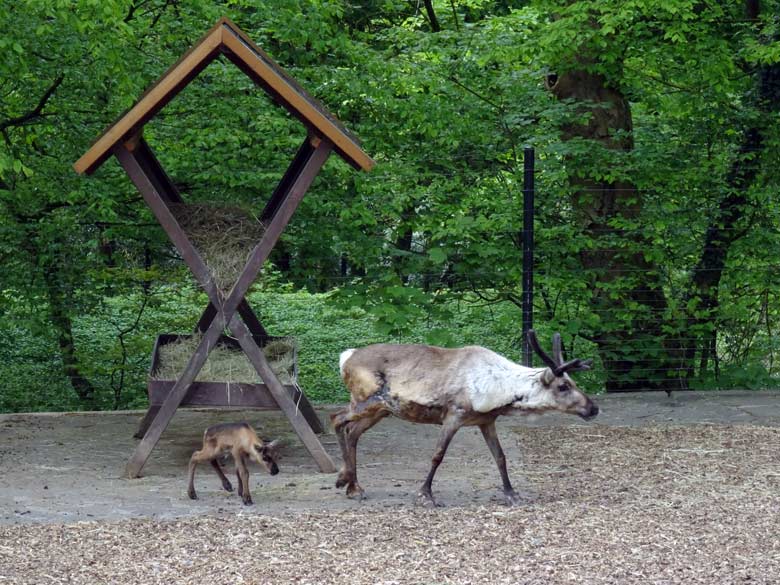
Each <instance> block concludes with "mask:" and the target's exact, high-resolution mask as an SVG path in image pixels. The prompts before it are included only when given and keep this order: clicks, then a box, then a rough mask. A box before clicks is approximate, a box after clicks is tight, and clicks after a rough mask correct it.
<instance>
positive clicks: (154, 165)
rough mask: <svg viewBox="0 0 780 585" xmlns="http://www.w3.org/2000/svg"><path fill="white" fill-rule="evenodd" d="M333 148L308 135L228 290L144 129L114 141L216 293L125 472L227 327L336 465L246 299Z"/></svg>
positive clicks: (152, 440)
mask: <svg viewBox="0 0 780 585" xmlns="http://www.w3.org/2000/svg"><path fill="white" fill-rule="evenodd" d="M333 147H334V145H333V143H332V142H330V141H329V140H328V139H326V138H323V137H321V136H318V135H316V134H314V133H310V134H309V136H307V138H306V140H305V141H304V143H303V145H302V146H301V147H300V149H299V150H298V153H297V154H296V156H295V158H294V159H293V161H292V163H291V165H290V167H289V168H288V169H287V171H286V172H285V174H284V176H283V177H282V179H281V181H280V183H279V185H278V186H277V188H276V189H275V190H274V192H273V194H272V195H271V198H270V199H269V201H268V203H267V204H266V206H265V209H264V210H263V213H262V214H261V216H260V219H261V221H263V223H264V224H265V226H266V230H265V233H264V235H263V237H262V238H261V239H260V242H258V243H257V245H256V246H255V248H254V249H253V250H252V252H251V253H250V255H249V257H248V259H247V262H246V265H245V266H244V269H243V270H242V272H241V274H240V275H239V277H238V279H237V280H236V282H235V284H234V285H233V288H232V289H231V290H230V292H229V293H228V294H227V297H225V296H224V295H223V293H222V291H221V290H220V289H219V287H217V285H216V284H215V283H214V280H213V279H212V276H211V273H210V271H209V269H208V267H207V266H206V264H205V262H204V261H203V258H202V257H201V255H200V253H199V252H198V250H197V249H196V248H195V247H194V246H193V244H192V242H191V241H190V240H189V238H188V237H187V235H186V233H185V232H184V230H183V229H182V228H181V226H180V225H179V223H178V222H177V221H176V218H175V217H174V215H173V213H171V210H170V208H169V204H170V203H179V202H181V201H182V198H181V195H180V194H179V192H178V191H177V189H176V187H175V186H174V184H173V182H172V181H171V180H170V179H169V178H168V176H167V175H166V173H165V171H164V170H163V168H162V166H161V165H160V163H159V162H158V161H157V159H156V157H155V156H154V153H153V152H152V150H151V148H149V145H148V144H147V143H146V141H145V140H144V139H143V137H142V136H141V135H140V133H139V134H136V135H135V136H134V137H133V138H131V139H130V140H128V141H125V142H123V143H118V144H116V145H115V146H114V147H113V148H112V152H113V154H114V155H115V156H116V157H117V159H118V160H119V162H120V164H121V165H122V167H123V168H124V169H125V171H126V172H127V174H128V176H129V177H130V179H131V180H132V182H133V183H134V184H135V186H136V188H137V189H138V190H139V191H140V192H141V195H143V198H144V200H145V201H146V203H147V205H148V206H149V207H150V208H151V210H152V212H153V213H154V215H155V217H156V218H157V220H158V221H159V222H160V225H161V226H162V227H163V229H164V230H165V232H166V233H167V234H168V236H169V237H170V239H171V241H172V242H173V244H174V245H175V246H176V248H177V249H178V250H179V252H180V253H181V255H182V258H183V259H184V261H185V262H186V263H187V265H188V266H189V268H190V270H191V271H192V273H193V275H194V276H195V278H196V279H197V281H198V282H199V283H200V285H201V286H202V287H203V289H204V290H205V291H206V294H207V295H208V298H209V305H208V306H207V307H206V309H205V311H204V312H203V315H202V316H201V318H200V320H199V321H198V325H197V329H198V330H199V331H200V332H201V333H202V337H201V340H200V343H199V345H198V347H197V349H196V350H195V353H194V354H193V355H192V356H191V357H190V359H189V361H188V362H187V365H186V366H185V368H184V371H183V372H182V373H181V375H180V376H179V379H178V380H177V381H176V383H175V384H174V386H173V388H172V389H171V391H170V393H169V394H168V396H167V397H166V398H165V400H164V401H163V403H162V404H161V405H159V406H156V405H152V406H150V408H149V411H148V412H147V414H146V416H145V417H144V420H143V421H142V423H141V428H140V429H139V434H142V435H143V438H142V439H141V441H140V442H139V443H138V445H137V447H136V449H135V452H134V453H133V455H132V457H131V458H130V461H129V462H128V463H127V467H126V473H127V475H128V476H129V477H131V478H132V477H138V475H139V473H140V471H141V469H142V468H143V466H144V464H145V463H146V460H147V459H148V458H149V455H150V453H151V451H152V449H153V448H154V446H155V445H156V444H157V441H158V440H159V439H160V436H161V435H162V433H163V431H164V430H165V428H166V427H167V426H168V423H169V422H170V420H171V418H173V415H174V414H175V412H176V409H177V408H178V407H179V405H180V404H181V403H182V401H183V400H184V398H185V396H186V395H187V391H188V389H189V388H190V385H191V384H192V382H193V381H194V380H195V377H196V376H197V375H198V372H200V370H201V368H202V367H203V365H204V363H205V362H206V358H207V357H208V355H209V353H210V351H211V350H212V349H213V348H214V346H216V345H217V342H218V341H219V338H220V336H221V335H222V333H223V331H224V330H225V329H227V330H228V331H229V332H230V334H231V335H232V336H233V337H234V338H235V339H236V340H237V341H238V343H239V344H240V346H241V349H242V350H243V351H244V353H245V354H246V355H247V357H248V358H249V361H250V362H251V363H252V365H253V366H254V368H255V370H256V371H257V373H258V374H259V375H260V377H261V378H262V380H263V381H264V383H265V385H266V387H267V388H268V391H269V392H270V394H271V396H272V397H273V400H275V402H276V404H277V405H278V406H279V408H280V409H281V410H282V411H283V412H284V414H285V415H286V416H287V418H288V419H289V421H290V423H291V424H292V426H293V429H294V430H295V432H296V433H297V435H298V437H300V439H301V441H302V442H303V444H304V446H305V447H306V449H308V451H309V453H311V455H312V457H313V458H314V459H315V461H316V462H317V465H318V466H319V469H320V471H322V472H325V473H332V472H335V471H336V469H335V467H334V465H333V461H332V460H331V458H330V457H329V456H328V454H327V453H326V452H325V450H324V449H323V447H322V444H321V443H320V441H319V440H318V439H317V436H316V435H315V431H316V432H321V431H322V426H321V423H320V421H319V419H318V417H317V415H316V413H315V412H314V409H313V408H312V406H311V404H310V403H309V401H308V400H307V398H306V396H305V394H303V392H302V391H301V390H300V389H299V388H297V386H296V394H297V395H296V396H293V395H291V393H290V392H288V390H286V389H285V388H284V386H283V385H282V384H281V382H280V381H279V378H278V377H277V376H276V374H275V373H274V372H273V370H272V369H271V367H270V366H269V365H268V362H267V360H266V357H265V355H264V354H263V351H262V350H261V349H260V346H259V345H258V343H257V342H256V337H265V336H266V332H265V329H264V328H263V326H262V324H261V323H260V321H259V320H258V318H257V316H256V315H255V313H254V312H253V311H252V309H251V307H250V306H249V303H248V302H247V301H246V298H245V295H246V293H247V291H248V290H249V287H250V286H251V284H252V282H254V280H255V279H256V278H257V275H258V274H259V272H260V270H261V269H262V266H263V263H264V262H265V261H266V259H267V258H268V256H269V254H270V253H271V250H273V248H274V246H275V245H276V242H277V241H278V240H279V237H280V235H281V234H282V231H283V230H284V228H285V227H286V226H287V224H288V223H289V221H290V218H291V217H292V215H293V213H294V212H295V210H296V208H297V207H298V205H299V203H300V202H301V199H303V196H304V194H305V193H306V191H307V189H308V188H309V186H310V185H311V183H312V181H313V180H314V177H315V176H316V175H317V173H318V172H319V170H320V169H321V168H322V166H323V165H324V164H325V161H326V160H327V159H328V156H329V155H330V153H331V152H332V150H333Z"/></svg>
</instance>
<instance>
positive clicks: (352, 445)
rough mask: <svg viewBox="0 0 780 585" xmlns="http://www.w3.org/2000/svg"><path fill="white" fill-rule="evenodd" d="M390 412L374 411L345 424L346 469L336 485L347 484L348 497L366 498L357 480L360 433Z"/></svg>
mask: <svg viewBox="0 0 780 585" xmlns="http://www.w3.org/2000/svg"><path fill="white" fill-rule="evenodd" d="M389 414H390V413H389V412H387V411H384V410H379V411H376V410H375V411H373V412H371V413H370V415H369V416H367V417H366V418H361V419H359V420H356V421H352V422H349V423H347V424H346V425H345V426H344V430H343V432H344V434H345V435H346V436H345V443H346V451H347V452H346V456H345V458H344V469H343V470H342V472H341V473H340V474H339V477H338V480H337V481H336V487H342V486H344V485H346V486H347V497H348V498H358V499H360V500H363V499H365V497H366V496H365V492H364V491H363V488H362V487H360V484H359V483H358V481H357V442H358V439H359V438H360V435H362V434H363V433H365V432H366V431H367V430H368V429H370V428H371V427H373V426H374V425H375V424H376V423H378V422H379V421H380V420H382V419H383V418H385V417H386V416H388V415H389Z"/></svg>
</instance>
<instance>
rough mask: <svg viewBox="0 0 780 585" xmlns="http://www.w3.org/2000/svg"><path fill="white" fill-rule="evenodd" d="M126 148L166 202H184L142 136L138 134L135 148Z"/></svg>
mask: <svg viewBox="0 0 780 585" xmlns="http://www.w3.org/2000/svg"><path fill="white" fill-rule="evenodd" d="M127 150H130V151H131V152H132V153H133V155H134V156H135V159H136V160H137V161H138V164H140V165H141V168H142V169H143V170H144V172H145V173H146V175H147V176H148V177H149V179H150V180H151V182H152V185H154V188H155V189H156V190H157V192H158V193H159V194H160V196H161V197H162V198H163V199H164V200H165V201H166V202H168V203H183V202H184V200H183V199H182V198H181V194H180V193H179V190H178V189H177V188H176V185H174V184H173V181H171V179H170V177H169V176H168V173H166V172H165V170H164V169H163V167H162V165H161V164H160V161H159V160H157V157H156V156H155V155H154V152H153V151H152V149H151V147H150V146H149V144H148V143H147V142H146V140H144V139H143V137H141V136H139V138H138V143H137V144H136V146H135V148H127Z"/></svg>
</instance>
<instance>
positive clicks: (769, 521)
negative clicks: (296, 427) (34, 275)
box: [0, 392, 780, 584]
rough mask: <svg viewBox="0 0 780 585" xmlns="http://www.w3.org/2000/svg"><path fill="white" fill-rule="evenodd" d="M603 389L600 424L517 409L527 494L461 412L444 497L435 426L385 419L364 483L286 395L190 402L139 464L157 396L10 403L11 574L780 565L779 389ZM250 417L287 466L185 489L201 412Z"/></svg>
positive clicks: (623, 574)
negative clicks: (143, 411) (90, 405)
mask: <svg viewBox="0 0 780 585" xmlns="http://www.w3.org/2000/svg"><path fill="white" fill-rule="evenodd" d="M598 402H599V406H600V407H601V410H602V413H601V414H600V415H599V417H598V418H597V419H596V420H595V421H593V422H590V423H585V422H582V421H579V419H576V418H572V417H563V416H556V415H548V416H545V417H539V418H537V419H534V420H530V419H527V418H505V419H503V420H501V421H500V422H499V433H500V436H501V440H502V444H503V445H504V449H505V451H506V454H507V459H508V461H509V467H510V475H511V477H512V479H513V482H514V483H515V487H516V489H517V490H518V491H520V492H522V493H523V494H524V495H525V496H526V498H527V503H526V504H524V505H523V506H520V507H515V508H508V507H506V506H504V505H503V501H502V499H501V497H500V492H499V490H498V487H499V485H500V481H499V478H498V473H497V471H496V468H495V464H494V462H493V460H492V458H491V457H490V454H489V452H488V450H487V448H486V446H485V445H484V442H483V440H482V437H481V435H480V434H479V432H478V431H475V430H474V429H462V430H461V431H460V432H459V433H458V435H457V436H456V438H455V440H454V441H453V443H452V445H451V447H450V450H449V452H448V453H447V457H446V459H445V461H444V463H443V464H442V466H441V467H440V469H439V472H438V474H437V476H436V481H435V482H434V492H435V494H436V496H437V498H438V499H439V500H440V501H441V502H442V503H444V504H445V507H444V508H440V509H435V510H429V509H423V508H419V507H416V506H415V505H414V503H413V497H414V494H415V493H416V489H417V487H418V485H419V484H420V482H421V481H422V479H423V478H424V476H425V473H426V472H427V469H428V465H429V460H430V455H431V453H432V450H433V446H434V444H435V437H436V436H437V433H438V428H437V427H431V426H424V425H411V424H409V423H405V422H402V421H398V420H393V419H386V420H384V421H382V422H381V423H380V424H379V425H377V426H376V427H375V428H374V429H372V430H370V431H369V432H367V433H366V434H365V435H364V436H363V438H362V439H361V442H360V445H359V453H358V457H359V459H358V473H359V476H360V480H361V484H362V485H363V487H364V488H365V490H366V493H367V495H368V499H367V500H365V501H364V502H355V501H352V500H348V499H347V498H345V497H344V495H343V493H342V490H337V489H335V487H333V483H334V481H335V476H334V475H328V474H321V473H319V472H318V471H317V469H316V466H315V465H314V462H313V460H312V459H311V458H310V457H309V456H308V454H307V453H306V451H305V450H304V448H303V446H302V445H301V444H300V442H299V441H298V439H297V437H296V436H295V435H294V433H293V432H292V430H291V428H290V427H289V425H288V424H287V423H286V421H285V420H284V419H283V417H282V415H281V414H280V413H278V412H258V411H254V412H252V411H249V412H246V411H245V412H226V411H209V410H184V411H180V412H179V413H178V414H177V415H176V417H175V418H174V420H173V421H172V423H171V425H170V427H169V428H168V429H167V430H166V432H165V434H164V435H163V438H162V440H161V441H160V443H159V444H158V445H157V447H156V448H155V450H154V452H153V455H152V458H151V459H150V461H149V462H148V463H147V465H146V467H145V468H144V472H143V473H144V475H143V477H142V478H140V479H136V480H128V479H123V478H122V477H121V475H122V472H123V469H124V464H125V462H126V460H127V458H128V457H129V455H130V454H131V453H132V450H133V448H134V445H135V443H136V440H135V439H133V438H132V434H133V432H134V430H135V426H136V424H137V422H138V419H139V417H140V413H137V412H121V413H86V414H53V415H0V469H2V475H0V584H3V583H48V582H55V583H57V582H67V583H131V582H132V583H162V582H175V583H179V582H181V583H202V582H203V583H205V582H208V583H242V582H243V583H287V582H293V581H294V582H297V583H336V582H345V581H346V582H348V583H387V584H389V583H742V582H745V583H777V582H780V536H778V534H780V529H779V528H778V526H780V448H779V447H780V392H727V393H692V392H691V393H687V392H686V393H677V394H675V395H674V396H673V397H672V398H668V397H666V395H665V394H641V395H615V396H608V397H602V398H600V399H599V400H598ZM328 410H329V409H323V410H322V411H321V414H322V416H323V417H326V415H327V411H328ZM237 419H245V420H248V421H249V422H251V423H253V424H255V425H256V426H257V427H258V428H259V429H260V434H262V435H264V436H268V437H273V438H277V437H279V438H282V439H283V440H284V442H285V446H284V447H283V449H282V455H283V458H282V460H281V461H280V468H281V472H280V473H279V475H277V476H274V477H271V476H269V475H267V474H265V473H263V472H261V471H260V470H259V468H257V467H253V468H252V469H251V474H252V475H251V478H250V483H251V486H252V493H253V496H254V501H255V505H254V506H252V507H244V506H243V505H242V504H241V501H240V499H239V498H238V497H237V496H236V495H235V494H228V493H226V492H224V491H222V490H221V489H220V483H219V480H218V478H217V477H216V475H215V474H214V473H213V471H212V470H211V469H210V468H209V467H201V468H199V474H198V476H197V477H196V487H197V488H198V494H199V496H200V499H199V500H197V501H191V500H189V499H187V497H186V494H185V490H186V481H187V480H186V466H187V461H188V459H189V455H190V454H191V453H192V451H193V450H194V449H196V448H198V446H199V443H200V438H201V436H202V432H203V429H204V428H205V427H206V426H208V425H210V424H214V423H215V422H220V421H228V420H237ZM322 441H323V443H324V445H325V447H326V449H327V450H328V452H329V453H331V455H332V456H333V457H334V460H336V461H338V447H337V445H336V442H335V437H334V436H333V435H332V434H328V435H324V436H323V437H322ZM234 483H235V482H234Z"/></svg>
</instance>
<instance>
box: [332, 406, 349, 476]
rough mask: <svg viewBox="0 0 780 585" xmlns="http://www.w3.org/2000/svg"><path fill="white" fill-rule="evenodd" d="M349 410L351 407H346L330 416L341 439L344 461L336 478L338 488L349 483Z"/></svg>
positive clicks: (342, 458)
mask: <svg viewBox="0 0 780 585" xmlns="http://www.w3.org/2000/svg"><path fill="white" fill-rule="evenodd" d="M349 410H350V409H348V408H344V409H342V410H340V411H338V412H336V413H334V414H332V415H331V416H330V419H331V422H332V423H333V430H334V431H335V432H336V438H337V439H338V441H339V448H340V449H341V460H342V461H343V464H342V466H341V469H340V470H339V475H338V478H337V479H336V487H337V488H340V487H344V486H345V485H347V483H348V481H347V479H348V478H347V475H346V466H347V459H348V450H347V438H346V436H345V430H344V427H345V426H346V424H347V422H348V418H347V417H348V416H349Z"/></svg>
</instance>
